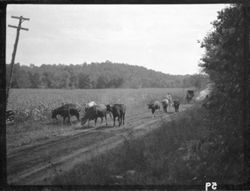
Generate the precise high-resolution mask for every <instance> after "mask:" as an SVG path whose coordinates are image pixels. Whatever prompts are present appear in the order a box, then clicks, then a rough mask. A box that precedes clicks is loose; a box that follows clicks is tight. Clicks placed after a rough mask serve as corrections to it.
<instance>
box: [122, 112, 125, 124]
mask: <svg viewBox="0 0 250 191" xmlns="http://www.w3.org/2000/svg"><path fill="white" fill-rule="evenodd" d="M122 119H123V125H124V124H125V122H124V120H125V114H123V115H122Z"/></svg>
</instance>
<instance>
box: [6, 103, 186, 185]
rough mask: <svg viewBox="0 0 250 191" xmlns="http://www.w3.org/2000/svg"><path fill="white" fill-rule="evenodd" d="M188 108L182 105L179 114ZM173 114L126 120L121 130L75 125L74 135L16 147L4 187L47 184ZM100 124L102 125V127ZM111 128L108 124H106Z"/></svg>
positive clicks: (144, 116) (149, 129) (142, 132)
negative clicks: (7, 185)
mask: <svg viewBox="0 0 250 191" xmlns="http://www.w3.org/2000/svg"><path fill="white" fill-rule="evenodd" d="M188 107H190V105H183V106H182V107H181V108H180V110H181V112H183V111H184V110H185V109H186V108H188ZM175 115H176V113H173V112H172V113H168V114H165V113H159V114H158V116H157V117H155V118H153V117H152V114H151V113H150V112H149V111H148V112H141V113H137V114H136V115H133V116H129V117H127V118H126V120H125V122H126V124H125V125H124V126H121V127H115V128H113V127H111V126H97V127H96V128H89V129H84V128H82V127H80V125H79V124H78V125H75V128H74V131H72V132H70V133H68V134H66V135H64V136H58V137H55V138H51V139H49V140H46V141H40V142H38V143H36V144H33V145H31V146H23V147H19V148H17V149H15V150H13V151H11V152H10V153H8V155H7V173H8V183H9V184H14V185H28V184H50V183H51V180H52V179H53V177H54V176H57V175H59V174H60V173H63V172H66V171H68V170H69V169H71V168H73V167H74V166H75V165H77V164H79V163H81V162H83V161H86V160H89V159H91V158H92V157H94V156H96V155H98V154H101V153H104V152H106V151H107V150H110V149H112V148H115V147H116V146H118V145H119V144H121V143H122V142H123V141H124V140H125V139H127V138H129V137H131V136H133V137H137V136H142V135H145V134H146V133H148V132H150V131H151V130H153V129H155V128H157V127H159V126H160V123H162V122H163V121H168V120H171V118H170V116H173V117H174V116H175ZM103 124H104V123H103ZM109 124H110V125H111V124H112V122H111V121H109Z"/></svg>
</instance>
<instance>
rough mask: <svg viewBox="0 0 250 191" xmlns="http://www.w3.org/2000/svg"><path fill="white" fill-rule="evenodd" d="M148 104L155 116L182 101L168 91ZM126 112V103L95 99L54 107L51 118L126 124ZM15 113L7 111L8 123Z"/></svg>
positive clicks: (189, 98) (190, 97)
mask: <svg viewBox="0 0 250 191" xmlns="http://www.w3.org/2000/svg"><path fill="white" fill-rule="evenodd" d="M193 95H194V94H193V91H192V92H191V91H190V90H188V91H187V96H186V100H187V102H188V103H189V102H190V100H191V99H192V97H193ZM147 105H148V109H150V110H151V112H152V114H153V116H154V117H155V112H156V111H157V110H158V111H161V108H162V110H163V111H164V112H166V113H167V112H168V109H169V108H170V107H174V109H175V112H178V111H179V106H180V101H179V100H178V99H175V100H173V99H172V96H171V95H170V94H169V93H168V94H167V95H166V96H165V97H164V98H163V99H162V101H158V100H155V101H153V102H151V103H149V104H147ZM81 111H83V113H84V115H83V117H82V118H81V119H80V112H81ZM125 114H126V105H125V104H120V103H119V104H118V103H116V104H107V105H105V104H96V103H95V102H94V101H91V102H89V103H87V104H85V106H84V108H83V109H82V108H80V107H79V106H77V105H76V104H72V103H67V104H63V105H62V106H60V107H58V108H56V109H53V110H52V112H51V118H52V119H54V120H57V116H58V115H59V116H61V117H62V118H63V122H64V123H65V122H66V119H67V122H68V123H70V124H71V120H70V117H71V116H75V117H76V118H77V120H78V121H81V124H82V125H84V124H85V123H86V122H88V126H89V121H91V120H94V121H95V125H96V123H97V119H98V118H101V123H103V118H104V119H105V122H106V125H108V124H107V116H108V115H109V116H110V118H112V119H113V126H115V122H116V119H117V120H118V124H119V126H121V125H124V124H125ZM14 118H15V114H14V112H13V111H12V110H7V111H6V123H7V122H9V121H14Z"/></svg>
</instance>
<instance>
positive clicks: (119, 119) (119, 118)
mask: <svg viewBox="0 0 250 191" xmlns="http://www.w3.org/2000/svg"><path fill="white" fill-rule="evenodd" d="M121 120H122V118H121V116H120V117H118V121H119V127H120V126H121V123H122V121H121Z"/></svg>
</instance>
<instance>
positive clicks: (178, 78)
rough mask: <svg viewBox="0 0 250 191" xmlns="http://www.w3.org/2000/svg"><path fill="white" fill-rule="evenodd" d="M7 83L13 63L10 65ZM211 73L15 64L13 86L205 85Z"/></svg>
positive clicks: (121, 66)
mask: <svg viewBox="0 0 250 191" xmlns="http://www.w3.org/2000/svg"><path fill="white" fill-rule="evenodd" d="M6 70H7V71H6V76H7V82H8V79H9V71H10V65H7V67H6ZM206 83H207V76H205V75H201V74H196V75H170V74H164V73H162V72H156V71H154V70H148V69H146V68H144V67H141V66H132V65H128V64H120V63H112V62H110V61H106V62H101V63H91V64H87V63H83V64H82V65H62V64H58V65H56V64H54V65H50V64H43V65H41V66H35V65H32V64H31V65H30V66H24V65H20V64H19V63H17V64H15V66H14V72H13V80H12V88H80V89H88V88H152V87H154V88H175V87H184V88H185V87H196V88H202V87H204V86H205V85H206Z"/></svg>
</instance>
